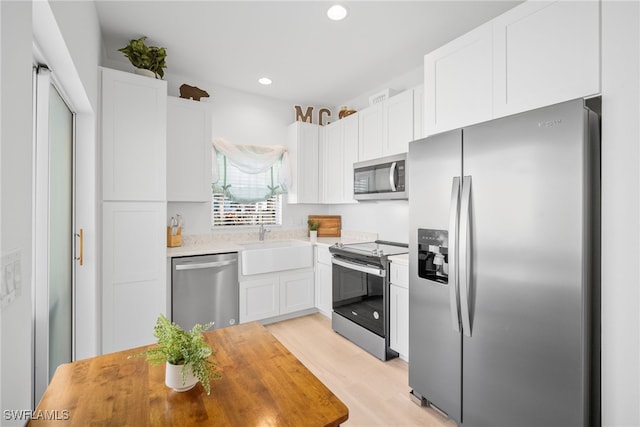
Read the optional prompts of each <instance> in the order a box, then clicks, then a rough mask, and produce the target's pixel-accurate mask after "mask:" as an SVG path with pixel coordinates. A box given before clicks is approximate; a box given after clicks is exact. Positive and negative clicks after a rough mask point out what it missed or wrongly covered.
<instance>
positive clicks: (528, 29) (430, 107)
mask: <svg viewBox="0 0 640 427" xmlns="http://www.w3.org/2000/svg"><path fill="white" fill-rule="evenodd" d="M599 22H600V3H599V2H598V1H566V0H561V1H527V2H525V3H523V4H521V5H519V6H517V7H515V8H513V9H511V10H509V11H507V12H506V13H504V14H502V15H500V16H499V17H497V18H495V19H493V20H491V21H490V22H488V23H486V24H484V25H482V26H481V27H478V28H476V29H475V30H472V31H470V32H469V33H467V34H465V35H463V36H462V37H459V38H457V39H456V40H454V41H452V42H450V43H448V44H446V45H444V46H442V47H441V48H439V49H437V50H435V51H433V52H431V53H429V54H427V55H426V56H425V62H424V64H425V89H424V90H425V126H426V134H427V135H431V134H434V133H438V132H442V131H445V130H450V129H454V128H458V127H462V126H467V125H471V124H474V123H479V122H483V121H486V120H490V119H493V118H498V117H504V116H507V115H510V114H515V113H519V112H522V111H526V110H531V109H534V108H539V107H543V106H545V105H551V104H555V103H558V102H563V101H568V100H570V99H575V98H585V97H589V96H593V95H597V94H598V93H600V67H599V58H600V24H599Z"/></svg>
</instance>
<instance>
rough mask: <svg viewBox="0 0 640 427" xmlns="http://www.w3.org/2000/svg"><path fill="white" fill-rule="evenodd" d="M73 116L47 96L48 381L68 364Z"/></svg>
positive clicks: (56, 97) (59, 99)
mask: <svg viewBox="0 0 640 427" xmlns="http://www.w3.org/2000/svg"><path fill="white" fill-rule="evenodd" d="M72 277H73V114H72V113H71V111H70V110H69V107H67V104H66V103H65V102H64V100H63V99H62V97H61V96H60V94H59V93H58V91H57V90H56V88H55V87H54V86H53V85H51V91H50V97H49V380H51V377H52V376H53V373H54V372H55V369H56V368H57V367H58V365H60V364H61V363H68V362H70V361H71V357H72V354H71V345H72V343H71V334H72V307H73V304H72Z"/></svg>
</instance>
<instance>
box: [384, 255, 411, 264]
mask: <svg viewBox="0 0 640 427" xmlns="http://www.w3.org/2000/svg"><path fill="white" fill-rule="evenodd" d="M388 259H389V261H391V262H395V263H398V264H401V265H407V266H408V265H409V254H400V255H391V256H390V257H388Z"/></svg>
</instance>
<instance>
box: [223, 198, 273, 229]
mask: <svg viewBox="0 0 640 427" xmlns="http://www.w3.org/2000/svg"><path fill="white" fill-rule="evenodd" d="M212 206H213V213H212V225H213V226H214V227H221V226H238V225H260V224H264V225H281V224H282V196H281V195H276V196H272V197H270V198H268V199H267V200H264V201H261V202H256V203H239V202H236V201H233V200H231V199H230V198H228V197H226V196H225V195H224V194H219V193H214V194H213V203H212Z"/></svg>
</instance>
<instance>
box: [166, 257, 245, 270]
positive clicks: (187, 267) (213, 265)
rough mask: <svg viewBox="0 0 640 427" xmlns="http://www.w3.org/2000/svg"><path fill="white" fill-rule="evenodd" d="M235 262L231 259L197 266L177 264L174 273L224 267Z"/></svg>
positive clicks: (202, 263)
mask: <svg viewBox="0 0 640 427" xmlns="http://www.w3.org/2000/svg"><path fill="white" fill-rule="evenodd" d="M236 262H237V260H235V259H233V260H230V261H213V262H201V263H197V264H178V265H176V271H184V270H202V269H204V268H216V267H225V266H227V265H231V264H235V263H236Z"/></svg>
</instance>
